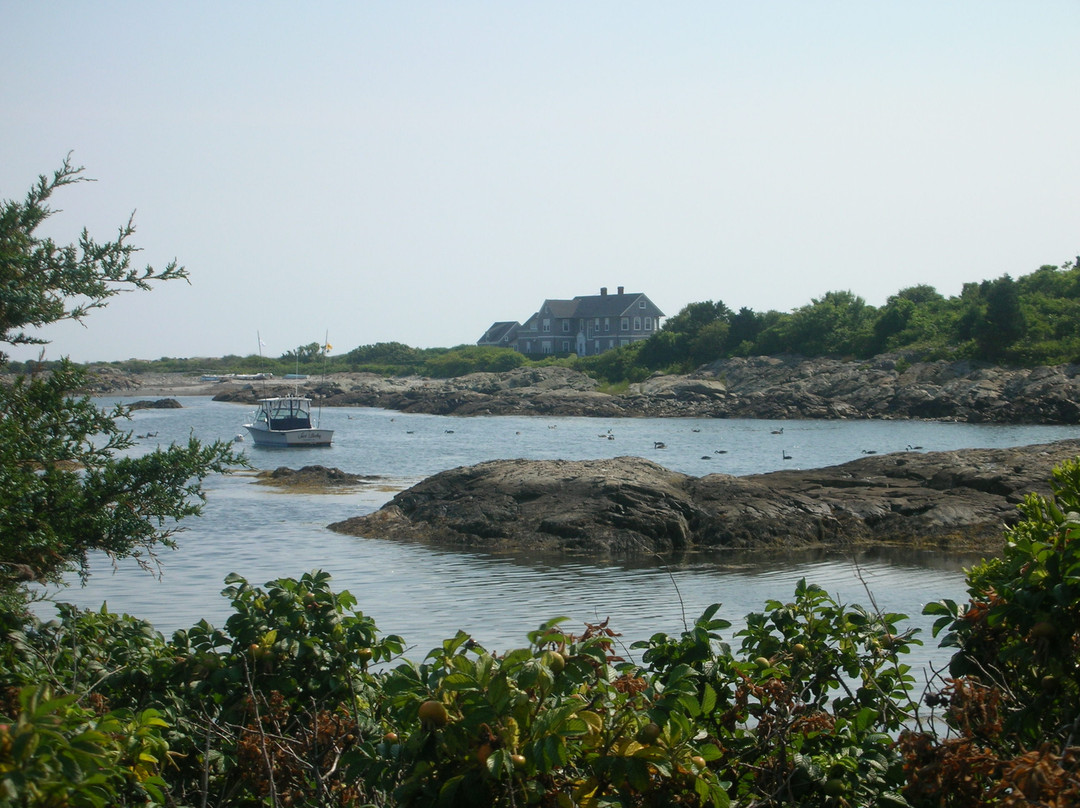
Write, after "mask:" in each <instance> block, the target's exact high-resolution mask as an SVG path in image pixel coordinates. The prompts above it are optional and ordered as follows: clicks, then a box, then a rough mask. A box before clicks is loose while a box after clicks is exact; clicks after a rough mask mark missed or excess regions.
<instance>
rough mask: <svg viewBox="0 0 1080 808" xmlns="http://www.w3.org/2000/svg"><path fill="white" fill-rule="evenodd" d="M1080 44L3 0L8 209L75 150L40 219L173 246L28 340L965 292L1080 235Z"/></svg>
mask: <svg viewBox="0 0 1080 808" xmlns="http://www.w3.org/2000/svg"><path fill="white" fill-rule="evenodd" d="M1078 35H1080V3H1078V2H1076V0H1041V2H1039V3H1018V2H1013V1H1011V0H1010V2H998V1H997V0H953V1H951V2H947V3H942V2H937V1H936V0H935V1H933V2H931V1H930V0H907V1H906V2H872V3H871V2H865V1H860V2H855V1H854V0H852V1H851V2H831V1H830V0H822V2H813V3H808V2H804V0H775V1H772V2H758V1H755V2H751V1H750V0H741V1H740V2H733V1H731V2H727V1H724V0H709V1H708V2H693V1H692V0H688V1H687V2H679V3H645V2H633V0H629V1H627V0H622V1H621V2H607V1H606V0H597V1H596V2H587V3H581V2H559V1H558V0H552V2H544V3H536V2H518V3H505V2H503V3H496V2H470V0H460V1H459V2H453V3H446V2H410V1H409V0H402V2H393V3H389V2H367V1H363V0H356V1H350V2H344V1H342V2H325V1H320V0H313V2H309V3H303V4H301V3H292V2H266V1H262V2H250V1H249V2H239V1H237V2H200V1H199V0H193V1H192V2H185V3H146V2H123V1H122V0H112V1H108V0H107V1H106V2H100V3H97V2H95V3H88V2H75V1H74V0H68V1H67V2H65V1H64V0H59V1H58V2H48V3H27V2H25V1H24V0H0V75H3V76H4V80H3V81H2V82H0V109H2V110H3V130H2V131H3V136H2V138H0V155H2V157H0V199H4V200H15V199H20V200H21V199H22V198H24V197H25V195H26V192H27V191H28V190H29V188H30V187H31V185H32V184H33V183H34V182H35V181H36V179H37V177H38V176H39V175H41V174H51V173H52V172H53V171H54V170H55V169H57V168H59V167H60V165H61V163H62V161H63V159H64V157H65V155H67V154H68V153H69V152H70V153H71V155H72V156H71V159H72V161H73V162H74V163H76V164H77V165H81V166H85V168H86V176H88V177H91V178H93V179H94V180H95V182H93V183H83V184H79V185H76V186H73V187H69V188H66V189H63V190H62V191H60V192H59V193H58V195H57V196H55V197H54V198H53V206H54V207H55V208H58V209H60V210H61V212H60V213H57V214H56V215H55V216H53V217H52V218H51V219H50V220H48V222H47V223H46V225H45V226H44V227H43V228H42V230H41V233H42V234H44V235H50V236H52V237H53V238H55V239H57V240H60V241H62V242H64V243H68V242H71V241H75V240H76V239H77V238H78V235H79V233H80V231H81V230H82V228H84V227H86V228H87V229H88V230H89V232H90V233H91V235H93V236H94V237H96V238H98V239H102V240H104V239H109V238H112V237H114V236H115V234H116V232H117V229H118V228H119V227H120V226H121V225H123V224H124V223H126V222H127V220H128V217H129V216H131V215H132V213H134V217H135V226H136V228H137V231H136V233H135V236H134V237H133V240H132V241H133V243H134V244H136V245H138V246H139V247H141V248H142V251H141V252H140V253H138V255H137V256H136V259H137V261H138V262H139V264H140V266H141V265H146V264H151V265H153V266H155V267H162V266H164V265H165V264H167V263H168V262H169V261H171V260H173V259H174V258H175V259H176V260H177V261H178V262H179V263H180V264H182V265H183V266H185V267H186V268H187V271H188V273H189V275H190V283H184V282H182V281H179V282H170V283H167V284H163V285H160V286H158V287H157V288H155V290H154V291H151V292H133V293H126V294H123V295H119V296H117V297H116V298H113V300H112V302H111V303H110V305H109V306H108V308H107V309H105V310H103V311H99V312H95V313H93V314H92V315H91V316H90V317H89V318H88V319H87V320H86V322H85V325H84V326H80V325H77V324H72V323H68V324H58V325H55V326H52V327H50V328H48V329H45V330H44V331H43V332H42V333H41V336H43V337H45V338H47V339H49V340H51V343H50V344H49V345H48V346H47V349H46V357H47V358H52V359H55V358H59V357H60V356H69V357H71V358H72V359H73V360H75V361H77V362H96V361H114V360H123V359H129V358H137V359H157V358H159V357H199V356H208V357H217V356H225V355H229V354H239V355H248V354H254V353H257V352H259V351H262V352H263V353H265V354H266V355H270V356H279V355H281V354H283V353H285V352H286V351H289V350H291V349H292V348H294V347H297V346H300V345H307V344H310V343H312V342H323V341H324V339H325V340H327V341H328V342H329V343H330V344H331V345H332V346H333V349H332V353H333V354H341V353H345V352H347V351H349V350H350V349H352V348H354V347H356V346H359V345H370V344H372V343H377V342H402V343H405V344H407V345H412V346H414V347H421V348H428V347H450V346H454V345H459V344H465V343H474V342H475V341H476V340H477V339H479V338H480V337H481V335H482V334H483V333H484V331H485V330H486V329H487V328H488V326H490V325H491V324H492V323H493V322H495V321H501V320H518V321H524V320H525V319H526V318H528V317H529V316H530V315H531V314H532V313H533V312H535V311H536V310H537V309H539V307H540V305H541V304H542V302H543V301H544V300H545V299H548V298H559V299H566V298H572V297H574V296H576V295H589V294H598V293H599V290H600V287H607V288H608V289H609V290H611V291H614V290H615V289H616V288H617V287H618V286H623V287H625V288H626V291H628V292H643V293H645V294H646V295H648V297H649V298H650V299H651V300H652V301H653V302H654V303H656V305H657V306H659V307H660V309H661V310H663V311H664V313H665V314H667V315H669V316H671V315H674V314H677V313H678V311H679V310H680V309H682V307H684V306H685V305H687V304H689V303H693V302H699V301H705V300H721V301H723V302H724V303H725V304H726V305H727V306H728V307H729V308H730V309H732V310H736V311H737V310H738V309H740V308H742V307H748V308H750V309H753V310H754V311H768V310H778V311H791V310H793V309H795V308H798V307H800V306H804V305H807V304H808V303H810V302H811V301H812V300H814V299H817V298H820V297H822V296H823V295H824V294H825V293H826V292H829V291H842V290H847V291H851V292H853V293H855V294H856V295H858V296H860V297H862V298H863V299H864V300H865V301H866V302H867V303H869V304H871V305H874V306H881V305H883V304H884V303H885V301H886V299H887V298H888V297H889V295H891V294H894V293H895V292H897V291H899V290H901V289H904V288H907V287H910V286H914V285H918V284H929V285H931V286H933V287H935V288H936V289H937V290H938V291H939V292H940V293H942V294H944V295H947V296H951V295H956V294H959V292H960V290H961V287H962V285H963V284H964V283H965V282H971V281H980V280H984V279H992V278H997V277H1000V276H1001V275H1003V274H1006V273H1008V274H1010V275H1012V276H1013V277H1014V278H1015V277H1019V276H1022V275H1026V274H1028V273H1030V272H1032V271H1034V270H1036V269H1037V268H1038V267H1040V266H1042V265H1045V264H1054V265H1061V264H1062V263H1063V262H1065V261H1068V260H1072V259H1073V258H1074V257H1075V256H1076V255H1077V253H1080V135H1078V134H1077V133H1080V103H1078V100H1080V69H1078V68H1077V64H1076V41H1077V37H1078ZM260 339H261V341H262V343H264V344H265V345H264V346H260V344H259V340H260ZM38 350H39V349H37V348H15V349H12V350H10V351H9V353H10V355H11V356H12V358H14V359H27V358H31V357H34V356H37V353H38Z"/></svg>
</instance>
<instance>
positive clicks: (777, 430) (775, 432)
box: [772, 427, 784, 435]
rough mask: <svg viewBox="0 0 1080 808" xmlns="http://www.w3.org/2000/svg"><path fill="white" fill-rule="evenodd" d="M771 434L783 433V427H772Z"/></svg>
mask: <svg viewBox="0 0 1080 808" xmlns="http://www.w3.org/2000/svg"><path fill="white" fill-rule="evenodd" d="M772 434H774V435H783V434H784V428H783V427H780V428H779V429H774V430H773V431H772Z"/></svg>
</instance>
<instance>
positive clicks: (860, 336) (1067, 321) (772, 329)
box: [10, 258, 1080, 383]
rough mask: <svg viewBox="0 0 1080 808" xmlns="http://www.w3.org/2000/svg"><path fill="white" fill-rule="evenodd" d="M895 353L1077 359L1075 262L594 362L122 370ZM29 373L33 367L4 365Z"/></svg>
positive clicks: (715, 329)
mask: <svg viewBox="0 0 1080 808" xmlns="http://www.w3.org/2000/svg"><path fill="white" fill-rule="evenodd" d="M882 353H902V354H904V355H905V356H906V357H907V358H908V360H909V361H931V360H936V359H946V360H962V359H963V360H971V361H976V362H986V363H989V364H996V365H1007V366H1016V367H1037V366H1040V365H1056V364H1064V363H1071V362H1078V361H1080V258H1078V259H1076V260H1073V261H1066V262H1064V263H1063V264H1062V265H1061V266H1053V265H1045V266H1042V267H1040V268H1039V269H1037V270H1036V271H1034V272H1032V273H1030V274H1028V275H1024V276H1020V277H1018V278H1016V279H1014V278H1013V277H1012V276H1010V275H1007V274H1006V275H1002V276H1001V277H1000V278H997V279H995V280H984V281H980V282H971V283H966V284H964V286H963V288H962V290H961V292H960V294H959V295H956V296H953V297H945V296H944V295H942V294H941V293H939V292H938V291H937V290H936V289H935V288H934V287H932V286H929V285H925V284H921V285H918V286H911V287H908V288H905V289H901V290H900V291H899V292H897V293H896V294H894V295H891V296H890V297H889V298H888V300H887V301H886V302H885V305H883V306H881V307H875V306H871V305H869V304H867V303H866V301H865V300H864V299H863V298H861V297H859V296H858V295H856V294H854V293H852V292H850V291H831V292H827V293H826V294H825V295H823V296H822V297H820V298H816V299H813V300H811V302H810V303H808V304H806V305H804V306H800V307H799V308H796V309H794V310H793V311H790V312H780V311H773V310H770V311H766V312H756V311H753V310H752V309H749V308H746V307H743V308H740V309H739V310H738V311H733V310H732V309H730V308H728V306H726V305H725V304H724V303H723V302H722V301H719V300H717V301H702V302H697V303H690V304H688V305H686V306H684V307H683V309H682V310H681V311H680V312H679V313H678V314H676V315H675V316H673V317H669V318H668V319H667V321H666V322H665V323H664V324H663V326H662V327H661V328H660V330H659V331H658V332H657V333H656V334H654V335H653V336H652V337H650V338H649V339H648V340H645V341H643V342H638V343H634V344H632V345H627V346H622V347H619V348H615V349H612V350H610V351H606V352H605V353H603V354H600V355H598V356H590V357H577V356H572V355H571V356H568V355H561V356H560V355H556V356H544V357H538V356H525V355H522V354H520V353H518V352H516V351H513V350H511V349H500V348H492V347H480V346H475V345H459V346H456V347H452V348H414V347H411V346H409V345H406V344H404V343H401V342H378V343H374V344H370V345H361V346H358V347H356V348H353V349H351V350H349V351H346V352H344V353H339V354H331V352H330V351H329V350H327V347H326V346H324V345H322V344H320V343H318V342H312V343H310V344H308V345H302V346H297V347H296V348H294V349H290V350H288V351H286V352H285V353H283V354H282V355H281V356H279V357H264V356H260V355H248V356H237V355H227V356H223V357H218V358H198V359H170V358H165V357H163V358H161V359H157V360H128V361H123V362H112V363H109V364H111V365H112V366H116V367H118V368H120V369H124V370H129V371H134V372H149V371H157V372H200V373H208V372H222V373H224V372H235V373H245V372H273V373H278V374H284V373H292V372H295V371H300V372H304V373H333V372H342V371H353V372H360V371H365V372H372V373H378V374H380V375H386V376H392V375H420V376H428V377H431V378H449V377H453V376H461V375H465V374H467V373H475V372H479V371H487V372H500V371H506V370H511V369H513V368H516V367H520V366H522V365H551V364H556V365H564V366H568V367H572V368H575V369H577V370H581V371H583V372H585V373H588V374H589V375H591V376H594V377H595V378H598V379H600V380H601V381H604V382H608V383H618V382H625V381H641V380H642V379H644V378H646V377H647V376H649V375H650V374H652V373H655V372H658V371H659V372H670V373H686V372H689V371H691V370H693V369H694V368H696V367H700V366H701V365H705V364H708V363H709V362H714V361H716V360H719V359H726V358H731V357H738V356H776V355H783V354H789V355H790V354H794V355H799V356H804V357H809V358H813V357H821V356H836V357H843V358H850V359H867V358H869V357H872V356H876V355H878V354H882ZM10 364H11V369H12V370H14V371H22V372H28V371H30V370H31V369H33V367H34V366H35V365H36V363H33V362H24V363H18V362H12V363H10Z"/></svg>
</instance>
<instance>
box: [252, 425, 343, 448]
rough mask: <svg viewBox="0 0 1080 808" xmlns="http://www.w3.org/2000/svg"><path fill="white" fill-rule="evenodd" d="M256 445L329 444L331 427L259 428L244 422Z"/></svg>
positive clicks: (332, 432) (331, 437)
mask: <svg viewBox="0 0 1080 808" xmlns="http://www.w3.org/2000/svg"><path fill="white" fill-rule="evenodd" d="M244 428H245V429H246V430H247V431H248V433H250V435H251V440H252V441H253V442H254V443H255V445H256V446H276V447H289V446H329V445H330V442H331V441H332V440H333V438H334V430H332V429H261V428H260V427H258V426H255V425H253V424H244Z"/></svg>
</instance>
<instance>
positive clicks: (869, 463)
mask: <svg viewBox="0 0 1080 808" xmlns="http://www.w3.org/2000/svg"><path fill="white" fill-rule="evenodd" d="M1078 455H1080V440H1068V441H1059V442H1056V443H1051V444H1042V445H1036V446H1025V447H1019V448H1013V449H965V450H959V451H952V452H926V453H921V452H899V453H894V454H888V455H877V456H873V457H866V458H860V459H858V460H854V461H851V462H848V463H844V464H841V465H838V466H831V467H827V468H822V469H813V470H804V471H786V470H785V471H777V472H771V473H768V474H753V475H748V476H744V477H733V476H730V475H726V474H709V475H706V476H704V477H693V476H690V475H686V474H682V473H679V472H674V471H671V470H669V469H666V468H664V467H662V466H659V465H657V464H656V463H653V462H651V461H649V460H645V459H642V458H639V457H619V458H615V459H612V460H590V461H562V460H555V461H551V460H544V461H539V460H496V461H490V462H487V463H480V464H478V465H475V466H468V467H460V468H455V469H450V470H448V471H444V472H441V473H439V474H436V475H434V476H432V477H429V478H428V479H426V480H423V481H422V482H420V483H418V484H417V485H415V486H413V487H412V488H409V489H408V490H406V491H403V492H401V493H399V494H397V495H396V496H395V497H394V498H393V499H392V500H391V501H390V502H388V503H387V504H386V505H384V506H383V507H382V508H380V509H379V510H377V511H376V512H374V513H372V514H368V515H365V516H360V517H354V518H352V519H348V520H345V521H342V522H337V523H334V524H332V525H330V529H331V530H335V531H338V532H341V533H346V534H350V535H356V536H364V537H368V538H382V539H401V540H408V541H417V542H422V543H429V544H434V545H440V546H450V547H458V548H469V549H474V550H486V551H503V550H514V551H520V550H541V549H542V550H545V551H561V552H577V553H588V554H589V555H592V556H595V555H598V554H599V555H603V554H615V555H626V554H631V555H633V554H654V553H672V552H680V551H687V550H707V551H721V550H762V551H791V550H806V549H812V548H829V549H845V550H846V549H854V548H859V547H867V546H880V545H898V546H904V547H911V548H933V549H938V550H953V551H973V552H986V553H996V552H998V551H999V550H1000V548H1001V545H1002V534H1003V529H1004V527H1005V526H1007V525H1010V524H1014V523H1015V522H1016V521H1017V519H1018V518H1019V516H1020V514H1019V512H1018V510H1017V505H1018V504H1019V503H1020V502H1022V501H1023V499H1024V498H1025V497H1026V496H1027V495H1028V494H1029V493H1031V492H1038V493H1042V494H1044V495H1048V494H1049V493H1050V486H1049V481H1050V479H1051V471H1052V469H1053V468H1054V466H1056V465H1058V464H1059V463H1061V462H1062V461H1064V460H1068V459H1072V458H1075V457H1077V456H1078Z"/></svg>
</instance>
